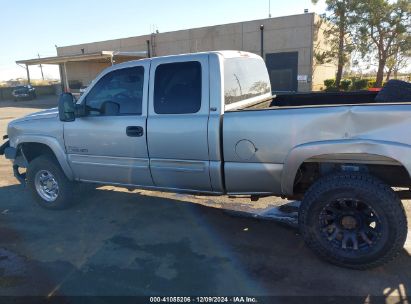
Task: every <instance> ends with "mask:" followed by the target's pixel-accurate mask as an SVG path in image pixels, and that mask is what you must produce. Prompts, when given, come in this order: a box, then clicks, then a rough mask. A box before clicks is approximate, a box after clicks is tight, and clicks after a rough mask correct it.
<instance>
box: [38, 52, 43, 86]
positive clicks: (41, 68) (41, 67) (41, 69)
mask: <svg viewBox="0 0 411 304" xmlns="http://www.w3.org/2000/svg"><path fill="white" fill-rule="evenodd" d="M37 56H38V57H39V59H40V54H37ZM40 71H41V79H43V80H44V74H43V66H42V65H41V63H40Z"/></svg>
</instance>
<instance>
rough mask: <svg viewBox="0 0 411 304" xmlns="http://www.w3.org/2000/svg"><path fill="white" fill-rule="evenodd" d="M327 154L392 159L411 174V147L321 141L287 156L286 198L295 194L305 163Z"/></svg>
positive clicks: (283, 179)
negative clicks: (295, 186)
mask: <svg viewBox="0 0 411 304" xmlns="http://www.w3.org/2000/svg"><path fill="white" fill-rule="evenodd" d="M327 154H366V155H376V156H383V157H387V158H390V159H392V160H394V161H396V162H398V163H399V164H400V165H402V166H403V167H405V169H406V170H407V172H408V175H410V173H411V157H410V155H411V146H409V145H405V144H401V143H397V142H389V141H378V140H366V139H347V140H332V141H320V142H311V143H306V144H302V145H299V146H296V147H294V148H293V149H292V150H291V151H290V152H289V153H288V155H287V157H286V160H285V163H284V168H283V172H282V175H281V190H282V193H283V194H284V195H285V196H291V195H293V194H294V193H293V192H294V180H295V176H296V174H297V171H298V169H299V168H300V166H301V165H302V164H303V163H304V161H306V160H308V159H310V158H313V157H319V156H321V155H327Z"/></svg>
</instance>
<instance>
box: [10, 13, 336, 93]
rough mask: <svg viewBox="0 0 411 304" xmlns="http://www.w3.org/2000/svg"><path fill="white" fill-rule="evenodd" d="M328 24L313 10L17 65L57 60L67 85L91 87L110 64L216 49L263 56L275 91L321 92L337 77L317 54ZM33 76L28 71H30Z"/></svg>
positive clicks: (90, 47)
mask: <svg viewBox="0 0 411 304" xmlns="http://www.w3.org/2000/svg"><path fill="white" fill-rule="evenodd" d="M321 24H323V22H321V19H320V17H319V16H317V15H315V14H313V13H306V14H301V15H293V16H285V17H278V18H269V19H261V20H254V21H245V22H239V23H231V24H224V25H216V26H208V27H203V28H194V29H187V30H181V31H174V32H166V33H153V34H150V35H144V36H137V37H129V38H121V39H115V40H107V41H100V42H92V43H85V44H78V45H71V46H65V47H58V48H57V56H56V57H49V58H41V59H30V60H19V61H17V63H19V64H26V65H27V66H29V65H34V64H40V63H43V64H58V65H59V66H60V75H61V80H62V83H63V84H64V86H65V88H66V89H67V87H70V89H71V90H72V91H75V90H76V89H78V88H79V86H81V85H88V84H89V83H90V82H91V80H93V79H94V78H95V77H96V75H97V74H98V73H99V72H101V71H102V70H103V69H104V68H105V67H107V66H110V65H112V64H116V63H119V62H123V61H127V60H134V59H140V58H144V57H154V56H163V55H172V54H182V53H193V52H202V51H212V50H243V51H248V52H253V53H256V54H259V55H262V57H263V58H264V60H265V61H266V65H267V68H268V70H269V74H270V78H271V84H272V89H273V91H276V92H280V91H298V92H308V91H311V90H319V89H321V87H323V81H324V79H327V78H333V77H334V76H335V72H336V66H335V65H334V64H323V65H319V64H316V62H315V56H314V53H315V52H317V51H321V50H325V49H327V47H328V46H327V44H326V39H325V38H324V35H323V27H324V26H323V25H321ZM28 77H29V73H28Z"/></svg>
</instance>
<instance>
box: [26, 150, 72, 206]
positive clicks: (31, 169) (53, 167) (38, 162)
mask: <svg viewBox="0 0 411 304" xmlns="http://www.w3.org/2000/svg"><path fill="white" fill-rule="evenodd" d="M41 170H47V171H49V172H50V173H52V175H53V176H54V178H55V180H56V181H57V183H58V188H59V191H58V196H57V198H56V199H55V200H54V201H53V202H48V201H46V200H45V199H43V198H42V197H41V196H40V195H39V193H38V191H37V190H36V185H35V176H36V174H37V172H39V171H41ZM27 186H28V188H29V190H30V192H31V193H32V195H33V197H34V198H35V200H36V202H37V203H38V204H39V205H40V206H41V207H43V208H46V209H50V210H61V209H66V208H68V207H70V206H71V205H72V204H73V203H74V199H73V192H74V188H75V184H74V183H73V182H71V181H70V180H68V179H67V177H66V175H65V174H64V172H63V170H62V169H61V167H60V165H59V164H58V162H57V160H56V159H55V158H54V157H53V156H49V155H42V156H39V157H37V158H35V159H33V160H32V161H31V162H30V163H29V166H28V168H27Z"/></svg>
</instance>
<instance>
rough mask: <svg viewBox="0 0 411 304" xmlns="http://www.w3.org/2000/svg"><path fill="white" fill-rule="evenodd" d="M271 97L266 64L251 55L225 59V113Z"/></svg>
mask: <svg viewBox="0 0 411 304" xmlns="http://www.w3.org/2000/svg"><path fill="white" fill-rule="evenodd" d="M270 97H271V84H270V78H269V76H268V72H267V68H266V65H265V62H264V61H263V60H262V58H260V57H258V56H253V55H249V54H245V55H241V56H238V57H232V58H225V59H224V106H225V111H233V110H238V109H241V108H243V107H246V106H250V105H252V104H255V103H258V102H261V101H264V100H266V99H268V98H270Z"/></svg>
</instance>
